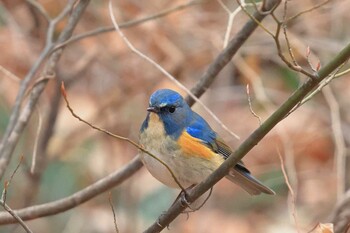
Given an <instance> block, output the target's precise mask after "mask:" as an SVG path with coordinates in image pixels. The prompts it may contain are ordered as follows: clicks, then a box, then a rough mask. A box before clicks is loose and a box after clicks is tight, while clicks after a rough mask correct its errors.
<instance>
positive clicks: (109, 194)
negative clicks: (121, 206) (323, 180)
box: [108, 191, 119, 233]
mask: <svg viewBox="0 0 350 233" xmlns="http://www.w3.org/2000/svg"><path fill="white" fill-rule="evenodd" d="M108 202H109V206H110V207H111V209H112V213H113V221H114V228H115V232H116V233H119V229H118V225H117V218H116V215H115V211H114V207H113V203H112V192H111V191H109V192H108Z"/></svg>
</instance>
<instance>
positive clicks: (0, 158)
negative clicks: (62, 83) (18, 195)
mask: <svg viewBox="0 0 350 233" xmlns="http://www.w3.org/2000/svg"><path fill="white" fill-rule="evenodd" d="M74 2H75V1H70V3H69V4H68V5H67V7H66V8H64V9H63V11H62V12H61V14H60V15H59V16H57V18H55V19H53V20H52V21H51V22H50V26H49V28H48V32H47V38H46V46H45V48H44V50H43V52H42V53H41V55H40V56H39V58H38V60H37V61H36V63H35V64H34V65H33V67H32V69H31V70H30V71H29V73H28V74H27V75H26V77H25V78H24V80H23V81H22V83H21V86H20V90H19V92H18V95H17V97H16V102H15V106H14V108H13V111H12V113H11V117H10V122H9V124H8V126H7V128H6V131H5V134H4V137H3V139H2V141H1V144H0V179H1V178H2V177H3V175H4V173H5V170H6V167H7V165H8V163H9V161H10V159H11V156H12V152H13V151H14V149H15V147H16V145H17V142H18V140H19V137H20V135H21V134H22V132H23V130H24V128H25V127H26V125H27V123H28V121H29V119H30V117H31V115H32V113H33V111H34V109H35V108H34V107H35V105H36V103H37V101H38V99H39V97H40V95H41V93H42V92H43V91H44V89H45V87H46V84H47V83H48V81H49V80H50V79H51V78H53V77H54V73H55V72H54V70H55V67H56V65H57V62H58V60H59V59H60V57H61V55H62V51H63V49H59V50H57V51H56V52H54V53H52V55H51V56H50V59H49V60H48V61H47V63H46V66H45V68H44V71H43V74H42V79H40V80H38V81H37V82H36V83H35V84H34V86H33V88H32V90H31V93H30V97H29V101H28V102H27V103H26V105H25V106H24V108H23V110H22V111H20V107H21V104H22V101H23V98H24V95H25V93H26V90H27V88H28V85H29V83H30V81H31V80H32V79H33V77H34V75H35V74H36V72H37V71H38V69H39V68H40V66H41V65H42V63H43V62H44V60H45V59H46V57H47V56H48V55H49V54H50V53H51V52H52V49H53V48H54V47H55V45H56V43H57V44H58V43H62V42H64V41H66V40H67V39H68V38H70V37H71V35H72V33H73V30H74V29H75V26H76V25H77V23H78V21H79V19H80V17H81V15H82V14H83V13H84V11H85V8H86V7H87V5H88V4H89V2H90V0H80V1H79V2H78V4H77V5H76V6H75V8H74V10H73V11H72V13H71V15H70V17H69V19H68V23H67V26H66V27H65V28H64V29H63V31H62V33H61V34H60V36H59V38H58V40H57V42H55V43H53V42H52V38H53V33H54V28H55V26H56V24H57V23H58V22H59V21H60V20H61V19H62V18H63V17H64V16H65V15H67V14H68V12H70V11H71V9H72V7H73V5H74Z"/></svg>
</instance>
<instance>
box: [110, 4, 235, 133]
mask: <svg viewBox="0 0 350 233" xmlns="http://www.w3.org/2000/svg"><path fill="white" fill-rule="evenodd" d="M108 8H109V14H110V16H111V20H112V22H113V25H114V27H115V30H116V31H117V32H118V33H119V35H120V37H121V38H122V39H123V41H124V42H125V44H126V45H127V46H128V47H129V49H130V50H131V51H132V52H134V53H136V54H137V55H138V56H140V57H141V58H143V59H145V60H146V61H147V62H149V63H150V64H152V65H153V66H154V67H155V68H157V69H158V70H159V71H160V72H162V73H163V74H164V75H165V77H167V78H168V79H170V80H171V81H172V82H174V83H175V84H176V85H177V86H179V87H180V88H181V89H182V90H184V91H185V92H186V93H187V94H188V95H189V96H191V98H193V99H194V100H196V102H198V103H199V104H200V105H201V106H202V107H203V108H204V110H205V111H206V112H207V113H209V115H210V116H211V117H212V118H213V119H214V120H215V121H216V122H218V124H219V125H220V126H221V127H222V128H223V129H224V130H226V131H227V132H228V133H229V134H230V135H232V136H233V137H235V138H236V139H239V136H238V135H237V134H235V133H234V132H232V131H231V130H230V129H229V128H228V127H227V126H226V125H225V124H224V123H223V122H222V121H221V120H220V119H219V118H218V117H217V116H216V115H215V114H214V113H213V112H212V111H211V110H210V109H209V108H208V107H207V106H206V105H205V104H204V103H203V102H202V101H200V100H199V99H198V98H197V96H195V95H194V94H193V93H192V92H191V91H190V90H189V89H187V88H186V87H185V86H184V85H183V84H182V83H181V82H179V81H178V80H177V79H176V78H175V77H173V76H172V75H171V74H170V73H169V72H168V71H166V70H165V69H164V68H163V67H162V66H160V65H159V64H158V63H157V62H155V61H154V60H153V59H151V58H150V57H148V56H147V55H145V54H144V53H142V52H141V51H140V50H138V49H136V48H135V47H134V46H133V45H132V44H131V42H130V41H129V40H128V38H126V36H125V35H124V33H123V32H122V31H121V30H120V28H119V26H118V23H117V21H116V18H115V16H114V13H113V6H112V0H110V1H109V4H108Z"/></svg>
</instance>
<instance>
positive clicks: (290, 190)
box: [277, 150, 301, 233]
mask: <svg viewBox="0 0 350 233" xmlns="http://www.w3.org/2000/svg"><path fill="white" fill-rule="evenodd" d="M277 154H278V157H279V159H280V162H281V170H282V173H283V177H284V180H285V182H286V185H287V187H288V190H289V193H290V197H291V205H292V216H293V219H294V223H295V227H296V230H297V232H298V233H300V232H301V231H300V228H299V224H298V217H297V211H296V199H295V195H294V190H293V188H292V185H291V184H290V183H289V179H288V175H287V172H286V169H285V167H284V160H283V156H282V154H281V153H280V152H279V150H278V153H277Z"/></svg>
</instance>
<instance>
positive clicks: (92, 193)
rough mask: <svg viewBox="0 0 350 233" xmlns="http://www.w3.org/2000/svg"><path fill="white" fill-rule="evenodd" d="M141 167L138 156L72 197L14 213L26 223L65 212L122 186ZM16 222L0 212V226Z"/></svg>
mask: <svg viewBox="0 0 350 233" xmlns="http://www.w3.org/2000/svg"><path fill="white" fill-rule="evenodd" d="M141 167H142V162H141V160H140V158H139V156H136V157H135V158H134V159H133V160H131V161H130V162H129V163H128V164H126V165H125V166H124V167H122V168H121V169H120V170H118V171H116V172H113V173H111V174H110V175H108V176H106V177H104V178H102V179H100V180H98V181H96V182H95V183H93V184H91V185H89V186H88V187H86V188H84V189H82V190H80V191H78V192H76V193H74V194H72V195H71V196H68V197H65V198H62V199H60V200H57V201H53V202H49V203H45V204H41V205H36V206H31V207H27V208H23V209H20V210H14V211H13V212H14V213H15V214H16V215H17V216H18V217H20V218H21V219H22V220H24V221H25V220H31V219H36V218H40V217H45V216H50V215H54V214H58V213H61V212H64V211H66V210H69V209H72V208H74V207H76V206H78V205H80V204H82V203H84V202H86V201H88V200H90V199H92V198H94V197H96V196H97V195H99V194H101V193H103V192H105V191H107V190H109V189H111V188H113V187H115V186H117V185H119V184H121V183H122V182H123V181H125V180H126V179H128V178H129V177H130V176H132V175H133V174H134V173H135V172H137V171H138V170H139V169H140V168H141ZM16 222H17V220H16V219H14V218H13V217H12V216H11V215H10V214H9V213H7V212H4V211H2V212H0V225H4V224H9V223H16Z"/></svg>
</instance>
